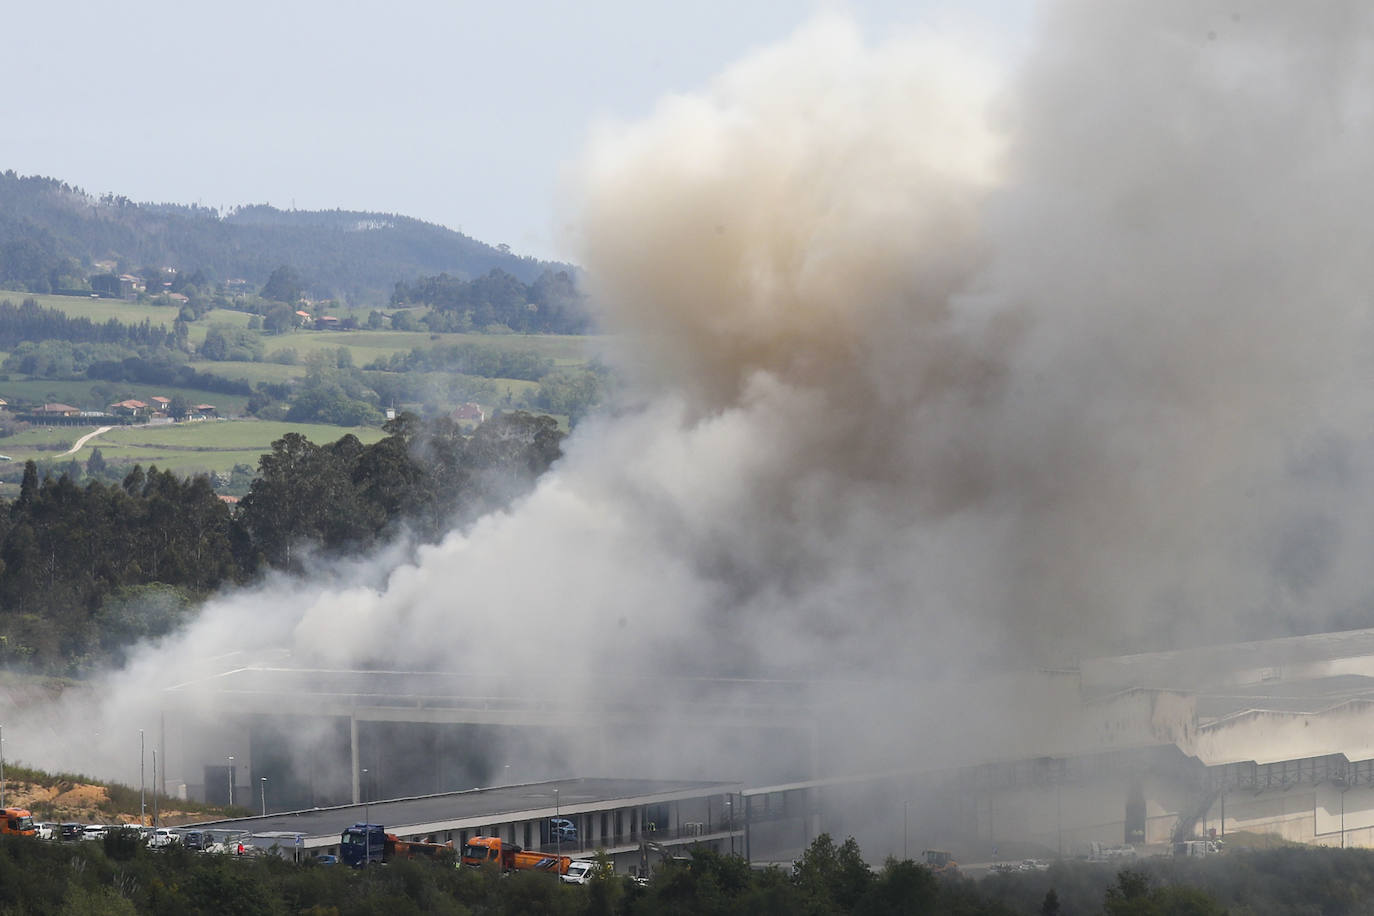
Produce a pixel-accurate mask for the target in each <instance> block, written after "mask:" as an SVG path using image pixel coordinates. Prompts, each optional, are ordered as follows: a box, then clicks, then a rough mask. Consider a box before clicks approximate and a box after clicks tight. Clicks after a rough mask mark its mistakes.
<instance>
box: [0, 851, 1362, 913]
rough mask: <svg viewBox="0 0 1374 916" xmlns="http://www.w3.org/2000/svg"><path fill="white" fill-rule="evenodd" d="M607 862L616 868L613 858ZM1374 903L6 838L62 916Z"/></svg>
mask: <svg viewBox="0 0 1374 916" xmlns="http://www.w3.org/2000/svg"><path fill="white" fill-rule="evenodd" d="M603 861H604V859H603ZM1371 899H1374V854H1371V853H1370V852H1369V851H1367V850H1353V849H1352V850H1337V849H1311V848H1297V847H1289V848H1284V849H1270V850H1255V851H1251V852H1244V853H1234V854H1227V855H1226V856H1220V857H1215V858H1212V859H1209V860H1206V861H1195V862H1190V863H1176V862H1174V861H1172V860H1154V861H1152V862H1151V863H1147V864H1145V865H1142V866H1140V867H1138V868H1132V869H1128V870H1125V871H1115V870H1113V869H1112V868H1110V867H1108V866H1105V865H1103V864H1092V863H1074V862H1063V863H1058V864H1055V865H1053V866H1051V868H1050V869H1049V870H1048V871H1047V872H1033V873H1014V874H994V875H990V876H988V877H984V878H982V879H979V880H974V879H971V878H968V877H947V876H936V875H934V874H932V873H931V872H930V871H929V870H928V869H927V868H926V867H925V866H924V865H920V864H917V863H914V862H911V861H909V860H908V861H900V860H897V859H888V860H887V861H886V862H885V863H884V864H883V865H882V866H881V867H880V868H877V869H874V868H872V867H871V866H869V865H868V864H867V863H866V862H865V861H864V859H863V857H862V854H861V852H860V850H859V848H858V845H857V844H856V843H855V842H854V841H853V840H852V839H850V840H846V841H845V842H844V843H836V842H835V841H834V840H833V839H832V838H831V837H830V836H829V835H828V834H822V835H821V836H819V837H817V838H816V840H815V841H814V842H812V843H811V845H810V846H809V847H808V848H807V849H806V850H805V851H804V852H803V854H802V856H801V858H800V859H798V860H797V861H796V863H795V864H794V865H793V866H792V868H791V869H790V870H786V869H783V868H778V867H769V868H764V869H754V868H750V866H749V865H748V864H747V863H746V862H745V861H744V860H743V859H741V858H737V857H735V856H726V855H721V854H719V853H715V852H712V851H710V850H709V849H706V848H705V847H696V848H692V849H690V850H688V854H687V855H686V856H684V857H682V858H679V859H673V860H669V861H664V862H662V863H660V864H658V865H657V866H655V867H654V869H653V872H652V875H651V876H650V877H649V879H648V881H647V883H646V884H643V885H641V884H639V883H636V882H634V881H632V880H630V879H629V878H626V877H624V876H617V875H614V874H606V873H604V872H601V873H597V874H596V875H595V877H594V878H593V879H592V882H591V883H590V884H588V885H584V886H575V885H568V884H563V883H560V882H559V881H557V880H555V879H553V878H552V877H550V876H549V875H547V874H542V873H515V874H511V875H509V876H506V877H502V876H500V875H499V874H497V873H496V872H495V871H494V870H492V869H490V868H468V867H461V868H455V867H454V866H452V865H451V864H448V863H442V862H437V861H427V860H409V861H407V860H397V861H395V862H392V863H389V864H387V865H384V866H375V867H372V868H368V869H365V870H353V869H347V868H343V867H340V866H324V865H318V864H315V863H314V862H313V861H307V862H305V863H304V864H295V863H292V862H288V861H286V860H284V859H281V858H278V857H276V856H273V855H265V856H254V857H248V858H239V857H236V856H228V855H207V854H204V853H197V852H191V851H188V850H185V849H182V848H181V847H179V846H172V847H169V848H168V849H166V850H149V849H147V848H146V847H145V846H144V845H143V844H142V843H141V842H140V841H138V840H137V838H136V837H135V836H134V834H133V833H132V832H131V831H118V832H112V833H111V834H110V835H109V836H107V837H106V838H105V840H104V841H103V842H101V843H76V844H70V843H65V844H64V843H53V842H45V841H42V840H36V839H32V838H27V837H15V836H6V837H3V838H0V910H2V911H4V912H7V913H64V914H73V913H75V914H86V913H89V914H97V913H98V914H155V916H162V914H168V916H170V914H177V916H183V914H185V916H195V914H217V916H218V914H229V916H236V914H242V916H278V914H280V916H285V914H290V913H310V914H338V916H370V914H388V916H390V914H421V913H423V914H439V916H444V914H452V916H459V914H462V916H473V914H490V916H507V914H509V916H517V914H519V916H527V914H532V913H538V914H541V916H651V914H652V916H736V914H739V916H773V914H785V916H899V914H912V916H915V914H957V916H1035V914H1039V916H1070V914H1087V913H1100V914H1106V916H1222V914H1225V913H1227V912H1231V913H1237V914H1241V913H1243V914H1247V916H1300V914H1301V916H1307V914H1316V913H1320V914H1324V916H1354V914H1358V913H1365V912H1368V909H1369V905H1368V904H1369V901H1370V900H1371Z"/></svg>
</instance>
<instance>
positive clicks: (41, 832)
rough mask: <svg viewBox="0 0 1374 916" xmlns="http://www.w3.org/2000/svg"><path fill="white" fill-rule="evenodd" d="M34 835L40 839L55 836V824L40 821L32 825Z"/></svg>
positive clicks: (49, 838) (48, 838)
mask: <svg viewBox="0 0 1374 916" xmlns="http://www.w3.org/2000/svg"><path fill="white" fill-rule="evenodd" d="M33 829H34V831H35V832H34V836H36V837H38V838H39V839H40V840H51V839H52V838H53V837H55V836H57V825H56V824H52V823H49V822H47V821H41V822H39V823H36V824H34V825H33Z"/></svg>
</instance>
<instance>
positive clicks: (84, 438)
mask: <svg viewBox="0 0 1374 916" xmlns="http://www.w3.org/2000/svg"><path fill="white" fill-rule="evenodd" d="M112 429H114V427H113V426H102V427H100V428H99V429H97V430H96V431H95V432H93V433H86V435H84V436H82V437H81V438H80V439H77V440H76V445H73V446H72V447H71V448H69V449H67V450H66V451H65V452H63V453H62V454H60V455H58V456H57V457H58V458H66V457H67V456H68V455H75V454H76V453H77V452H79V451H81V446H83V445H85V444H86V443H87V442H90V441H91V440H92V439H94V438H95V437H96V436H98V435H100V434H101V433H108V432H109V431H110V430H112Z"/></svg>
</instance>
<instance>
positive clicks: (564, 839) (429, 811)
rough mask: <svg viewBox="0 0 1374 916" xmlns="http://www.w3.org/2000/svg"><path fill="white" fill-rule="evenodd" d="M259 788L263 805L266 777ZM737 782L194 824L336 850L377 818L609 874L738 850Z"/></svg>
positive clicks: (441, 800)
mask: <svg viewBox="0 0 1374 916" xmlns="http://www.w3.org/2000/svg"><path fill="white" fill-rule="evenodd" d="M269 782H270V781H269ZM247 788H248V789H249V791H250V792H251V787H247ZM261 788H262V793H263V795H262V797H263V799H264V801H263V807H266V801H265V799H266V795H267V792H268V791H269V783H264V784H263V785H262V787H261ZM741 789H742V787H741V786H740V785H738V784H735V783H724V782H674V781H664V780H647V779H561V780H551V781H548V782H539V783H527V784H523V785H510V786H498V787H494V788H485V789H473V790H470V791H467V792H447V793H443V794H439V795H429V796H422V797H417V798H398V799H384V800H383V799H379V800H377V801H373V802H370V803H365V804H360V805H341V806H337V807H332V808H315V809H311V810H307V811H290V812H282V813H278V814H270V815H267V816H265V817H263V816H259V817H251V818H238V819H235V820H232V821H213V822H207V823H202V824H197V825H194V826H196V827H198V828H201V829H219V828H233V829H235V830H244V831H248V832H250V833H253V834H257V835H264V834H276V835H279V836H283V837H291V836H299V837H300V842H299V848H300V849H301V850H302V851H304V852H305V853H306V854H308V855H315V854H324V853H329V854H335V855H336V854H338V847H339V837H340V834H341V833H342V832H343V830H344V828H346V827H349V826H352V825H353V824H358V823H372V824H381V825H383V826H384V827H385V828H386V830H387V832H389V833H394V834H395V835H397V836H398V837H400V838H401V839H403V840H427V841H429V842H437V843H452V844H453V846H454V849H455V851H457V850H461V849H462V846H463V844H464V843H465V842H467V840H468V839H470V838H471V837H475V836H495V837H500V838H501V839H502V840H504V841H506V842H509V843H515V844H517V845H519V846H520V847H521V848H523V849H527V850H532V851H537V852H546V853H551V854H553V853H557V854H561V855H566V856H571V857H572V858H580V857H590V856H591V855H593V854H595V853H596V852H597V851H598V850H603V851H605V852H606V853H607V854H608V855H610V856H611V858H612V860H613V861H614V862H615V865H616V870H617V871H620V872H623V873H637V872H638V870H639V869H641V868H649V867H652V865H653V864H654V863H656V862H657V861H659V860H660V859H661V858H662V857H663V856H669V855H674V854H679V853H682V852H683V851H685V849H686V848H687V847H688V846H692V845H699V844H704V845H706V846H709V847H712V848H714V849H716V850H718V851H722V852H729V851H730V849H731V846H732V844H733V845H734V846H735V847H736V848H737V849H740V850H742V849H743V846H744V830H743V826H742V824H741V823H740V821H739V819H738V818H735V817H732V813H733V812H734V811H737V810H738V800H739V793H740V791H741ZM244 800H255V799H244ZM553 818H567V819H568V820H571V821H572V823H573V824H574V825H575V831H574V832H575V833H576V839H570V838H569V836H567V835H565V834H557V833H554V832H551V831H550V829H549V821H550V819H553ZM188 826H189V825H188Z"/></svg>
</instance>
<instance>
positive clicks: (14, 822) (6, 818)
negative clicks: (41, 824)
mask: <svg viewBox="0 0 1374 916" xmlns="http://www.w3.org/2000/svg"><path fill="white" fill-rule="evenodd" d="M0 833H14V834H18V835H19V836H34V835H36V834H37V833H38V829H37V828H36V827H34V826H33V815H32V814H30V813H29V811H28V809H26V808H0Z"/></svg>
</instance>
